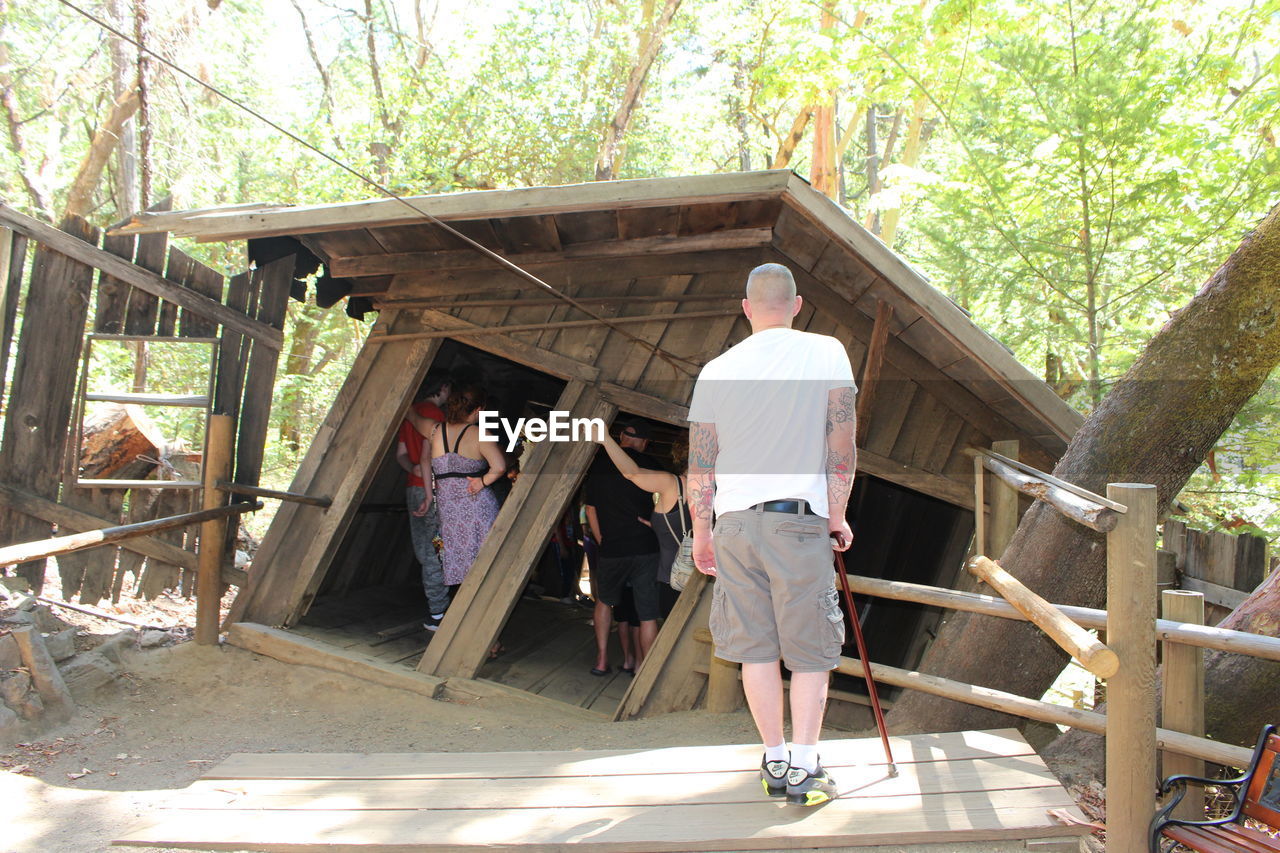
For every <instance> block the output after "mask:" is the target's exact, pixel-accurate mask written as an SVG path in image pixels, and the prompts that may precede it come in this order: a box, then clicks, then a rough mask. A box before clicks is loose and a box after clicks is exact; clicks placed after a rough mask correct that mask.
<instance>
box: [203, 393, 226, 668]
mask: <svg viewBox="0 0 1280 853" xmlns="http://www.w3.org/2000/svg"><path fill="white" fill-rule="evenodd" d="M233 427H234V421H233V420H232V418H231V416H230V415H213V414H211V415H209V431H208V437H207V439H206V442H205V452H204V464H203V466H202V467H203V468H204V470H203V471H202V472H201V474H202V477H203V480H204V492H203V496H202V497H203V502H204V506H203V508H204V509H215V508H217V507H220V506H222V505H223V504H224V503H225V502H226V499H227V494H226V492H223V491H222V490H221V489H219V488H218V481H219V480H229V479H230V478H231V459H232V453H233V450H234V443H235V434H234V431H233ZM226 545H227V520H226V518H225V517H224V518H215V519H213V520H211V521H206V522H204V523H203V524H201V525H200V554H199V562H198V563H197V572H198V573H197V576H196V642H197V643H199V644H200V645H202V646H216V645H217V644H218V628H219V625H220V622H221V618H222V617H221V612H220V609H219V606H218V605H219V604H220V603H221V601H222V556H223V554H224V553H225V552H226Z"/></svg>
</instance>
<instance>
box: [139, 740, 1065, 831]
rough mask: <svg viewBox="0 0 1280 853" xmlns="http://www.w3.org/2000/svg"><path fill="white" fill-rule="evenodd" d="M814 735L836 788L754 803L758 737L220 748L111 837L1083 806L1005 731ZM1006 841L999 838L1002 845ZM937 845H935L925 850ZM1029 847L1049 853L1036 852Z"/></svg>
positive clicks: (925, 820)
mask: <svg viewBox="0 0 1280 853" xmlns="http://www.w3.org/2000/svg"><path fill="white" fill-rule="evenodd" d="M893 747H894V757H895V758H896V759H897V761H898V766H899V770H900V774H899V775H898V776H897V777H896V778H890V777H889V776H888V775H887V773H886V772H885V765H884V764H883V760H884V756H883V753H882V751H881V746H880V743H879V740H878V739H851V740H833V741H827V742H824V743H823V747H822V749H823V757H824V762H825V763H826V764H827V766H828V767H830V768H831V771H832V775H833V776H835V778H836V781H837V782H838V783H839V785H840V789H841V795H840V797H839V799H836V800H833V801H832V802H830V803H827V804H826V805H824V806H820V807H817V808H802V807H799V806H789V805H786V804H785V803H784V802H781V801H777V800H769V799H767V798H765V796H764V793H763V791H762V789H761V785H760V782H759V777H758V770H757V769H756V767H757V765H758V762H759V760H760V749H759V747H758V746H754V745H752V746H699V747H679V748H668V749H648V750H626V751H621V750H614V751H595V752H582V751H578V752H508V753H416V754H369V755H361V754H311V755H308V754H269V755H252V754H240V755H232V756H231V757H230V758H228V759H227V760H225V761H223V762H222V763H221V764H219V765H217V766H216V767H214V768H212V769H211V770H210V771H209V772H208V773H207V774H206V775H205V776H204V777H202V778H201V779H200V780H198V781H196V782H195V783H194V784H192V785H191V786H190V787H189V788H187V789H185V790H183V791H180V792H177V793H176V794H175V796H174V798H173V800H172V802H171V803H170V804H169V807H168V808H166V809H163V810H161V811H160V812H159V813H158V814H156V815H155V816H154V818H153V820H152V821H151V822H149V823H148V824H146V825H144V826H141V827H139V828H137V829H135V830H133V831H131V832H129V833H127V834H126V835H123V836H122V837H121V838H119V839H117V841H116V843H117V844H128V845H137V846H151V847H170V848H181V849H193V850H260V851H299V852H300V851H330V850H359V851H404V852H405V853H407V851H425V850H453V851H467V850H473V849H480V848H489V849H513V850H524V851H552V850H565V849H568V848H576V849H582V850H601V851H663V850H680V851H685V850H691V851H728V850H777V849H783V848H785V849H821V848H833V847H873V846H876V845H887V844H892V845H895V849H897V847H898V846H903V845H918V844H934V845H938V844H941V845H948V844H952V845H957V846H956V847H953V848H951V849H959V848H961V847H963V846H964V843H965V842H974V841H986V842H1005V843H1009V842H1019V841H1024V840H1029V839H1063V840H1064V841H1065V842H1066V844H1068V845H1069V844H1070V842H1071V839H1072V838H1073V837H1074V836H1078V835H1079V834H1080V833H1081V832H1082V830H1081V828H1079V827H1074V826H1071V827H1069V826H1063V825H1062V824H1061V823H1059V822H1057V821H1055V820H1054V819H1053V818H1052V817H1051V816H1050V815H1049V813H1048V810H1050V809H1061V810H1065V811H1066V812H1068V813H1070V814H1071V815H1073V816H1075V817H1077V818H1082V815H1081V814H1080V813H1079V811H1078V810H1077V809H1076V807H1075V805H1074V803H1072V801H1071V798H1070V797H1069V796H1068V795H1067V792H1066V791H1065V790H1064V789H1063V788H1062V786H1061V785H1059V784H1058V782H1057V781H1056V780H1055V779H1054V777H1053V776H1052V774H1050V773H1049V771H1048V769H1047V768H1046V767H1045V765H1044V763H1043V762H1042V761H1041V760H1040V758H1039V756H1037V755H1036V754H1035V752H1034V751H1033V750H1032V749H1031V747H1029V746H1028V745H1027V743H1026V741H1025V740H1023V739H1022V737H1021V736H1020V735H1019V734H1018V733H1017V732H1016V731H1014V730H1012V729H1010V730H1000V731H988V732H953V733H945V734H927V735H914V736H910V737H898V738H894V739H893ZM1017 846H1020V845H1016V844H1015V846H1014V847H1008V846H1003V845H1002V846H1000V847H999V849H1015V848H1016V847H1017ZM936 849H946V848H945V847H940V848H936ZM1035 849H1066V848H1065V847H1058V846H1056V845H1054V846H1053V847H1036V848H1035Z"/></svg>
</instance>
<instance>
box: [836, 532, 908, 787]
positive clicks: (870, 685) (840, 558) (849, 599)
mask: <svg viewBox="0 0 1280 853" xmlns="http://www.w3.org/2000/svg"><path fill="white" fill-rule="evenodd" d="M834 553H835V555H836V571H837V572H838V573H839V575H840V585H841V588H842V589H843V590H844V603H845V607H846V608H847V609H848V611H849V621H850V622H852V623H853V637H854V640H855V641H856V642H857V644H858V657H859V659H861V661H862V675H863V677H864V678H865V679H866V680H867V692H868V693H870V694H871V710H872V712H873V713H874V714H875V717H876V729H877V730H878V731H879V732H880V742H881V743H882V744H884V758H885V761H887V762H889V775H890V776H897V775H898V765H897V764H895V763H894V762H893V750H892V749H891V748H890V747H889V729H888V727H887V726H886V725H885V724H884V711H882V710H880V694H879V692H877V691H876V680H875V679H874V678H872V677H871V659H870V658H869V657H867V641H866V640H865V639H863V637H862V624H861V621H860V620H859V619H858V611H857V610H855V609H854V608H853V593H852V592H851V591H850V589H849V574H848V573H847V572H846V571H845V569H844V554H843V553H842V552H840V551H836V552H834Z"/></svg>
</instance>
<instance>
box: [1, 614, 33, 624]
mask: <svg viewBox="0 0 1280 853" xmlns="http://www.w3.org/2000/svg"><path fill="white" fill-rule="evenodd" d="M0 621H3V622H6V623H8V624H9V625H14V626H21V625H35V624H36V617H35V614H34V613H27V612H25V611H21V610H20V611H18V612H16V613H10V614H9V615H8V616H6V617H4V619H3V620H0Z"/></svg>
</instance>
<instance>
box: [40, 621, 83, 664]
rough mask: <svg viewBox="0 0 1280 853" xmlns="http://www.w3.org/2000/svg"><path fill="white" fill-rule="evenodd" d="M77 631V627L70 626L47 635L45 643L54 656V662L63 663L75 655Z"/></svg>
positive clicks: (50, 653)
mask: <svg viewBox="0 0 1280 853" xmlns="http://www.w3.org/2000/svg"><path fill="white" fill-rule="evenodd" d="M76 633H77V632H76V629H75V628H68V629H67V630H65V631H59V632H58V633H56V634H46V635H45V638H44V645H45V648H47V649H48V650H49V655H50V656H51V657H52V658H53V661H54V663H61V662H62V661H64V660H66V659H67V658H69V657H72V656H73V655H75V653H76Z"/></svg>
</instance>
